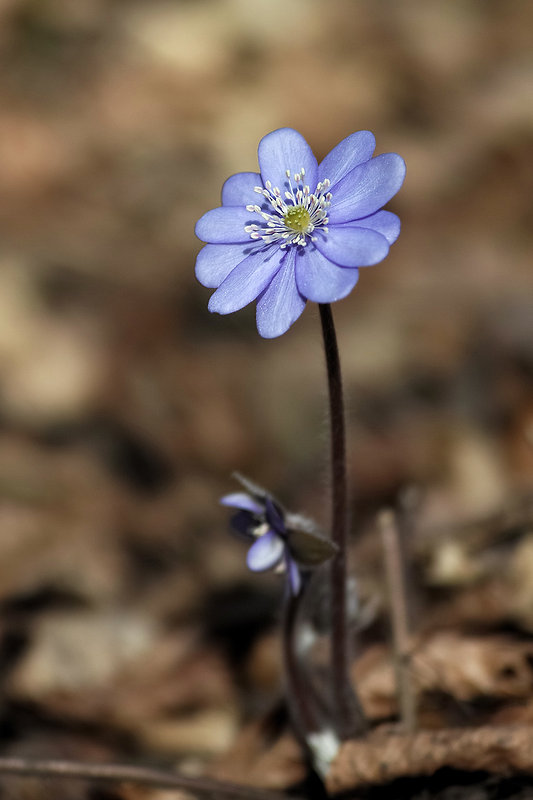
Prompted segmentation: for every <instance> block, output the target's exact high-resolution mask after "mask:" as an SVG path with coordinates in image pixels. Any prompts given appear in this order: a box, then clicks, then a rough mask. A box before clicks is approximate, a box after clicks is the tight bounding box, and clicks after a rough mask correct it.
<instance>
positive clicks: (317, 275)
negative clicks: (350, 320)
mask: <svg viewBox="0 0 533 800" xmlns="http://www.w3.org/2000/svg"><path fill="white" fill-rule="evenodd" d="M358 277H359V273H358V271H357V270H356V269H347V268H346V267H338V266H337V265H336V264H333V263H332V262H331V261H329V260H328V259H327V258H326V256H323V255H322V253H320V252H319V251H318V250H316V249H315V248H314V247H313V246H312V245H311V246H309V245H308V246H307V247H305V248H303V251H302V252H301V253H299V254H298V257H297V259H296V282H297V284H298V288H299V290H300V292H301V293H302V294H303V296H304V297H307V299H308V300H312V301H313V302H315V303H334V302H335V301H336V300H341V299H342V298H343V297H346V295H347V294H350V292H351V291H352V289H353V287H354V286H355V284H356V283H357V280H358Z"/></svg>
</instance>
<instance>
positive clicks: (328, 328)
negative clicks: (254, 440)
mask: <svg viewBox="0 0 533 800" xmlns="http://www.w3.org/2000/svg"><path fill="white" fill-rule="evenodd" d="M319 309H320V321H321V323H322V335H323V338H324V352H325V356H326V365H327V373H328V388H329V410H330V424H331V477H332V524H331V536H332V539H333V541H334V543H335V544H336V545H337V547H338V550H337V553H336V555H335V556H334V557H333V559H332V562H331V572H330V575H331V632H332V643H331V658H332V674H331V679H332V698H333V708H334V715H335V720H336V725H337V734H338V735H339V737H340V738H341V739H348V738H350V737H351V736H358V735H361V734H362V733H363V732H364V731H365V730H366V727H367V724H366V719H365V715H364V713H363V709H362V707H361V703H360V702H359V699H358V697H357V695H356V693H355V690H354V688H353V686H352V683H351V680H350V664H351V657H350V656H351V653H350V649H351V648H350V637H349V625H348V615H347V602H346V601H347V597H346V594H347V580H346V578H347V548H348V479H347V469H346V434H345V424H344V403H343V396H342V377H341V367H340V359H339V349H338V346H337V337H336V334H335V326H334V324H333V315H332V313H331V306H330V305H329V303H327V304H319Z"/></svg>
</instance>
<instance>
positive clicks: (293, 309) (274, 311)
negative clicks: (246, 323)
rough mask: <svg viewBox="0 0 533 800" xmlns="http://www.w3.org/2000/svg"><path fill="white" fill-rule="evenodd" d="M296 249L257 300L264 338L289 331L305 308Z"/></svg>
mask: <svg viewBox="0 0 533 800" xmlns="http://www.w3.org/2000/svg"><path fill="white" fill-rule="evenodd" d="M280 252H283V251H280ZM295 252H296V248H294V247H291V248H290V249H289V250H288V251H287V254H286V256H285V259H284V261H283V265H282V267H281V269H280V271H279V272H278V274H277V275H276V277H275V278H274V280H273V281H272V283H271V284H270V286H269V287H268V289H267V290H266V291H265V292H264V294H263V295H261V297H260V299H259V301H258V303H257V314H256V320H257V330H258V331H259V334H260V335H261V336H262V337H263V338H264V339H273V338H274V337H275V336H281V335H282V334H283V333H285V331H287V330H288V329H289V328H290V326H291V325H292V323H293V322H295V321H296V320H297V319H298V317H299V316H300V314H301V313H302V311H303V310H304V308H305V299H304V298H303V297H302V295H301V294H300V292H299V291H298V287H297V285H296V278H295V274H294V259H295Z"/></svg>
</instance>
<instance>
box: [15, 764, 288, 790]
mask: <svg viewBox="0 0 533 800" xmlns="http://www.w3.org/2000/svg"><path fill="white" fill-rule="evenodd" d="M0 773H2V774H8V775H19V776H21V777H41V778H70V779H81V780H91V781H99V782H101V781H109V782H113V783H137V784H143V785H145V786H156V787H161V788H163V787H164V788H176V789H185V790H186V791H187V792H191V793H192V794H195V795H199V796H201V797H221V798H222V797H224V798H237V799H238V800H285V798H287V797H288V795H285V794H283V793H281V792H274V791H270V790H268V789H257V788H254V787H248V786H242V785H239V784H234V783H226V782H225V781H217V780H214V779H211V778H190V777H186V776H184V775H177V774H176V773H173V772H167V771H165V770H162V769H152V768H151V767H138V766H133V765H130V764H84V763H83V762H78V761H63V760H60V759H50V760H48V759H32V758H17V757H9V756H3V757H2V756H0ZM291 800H295V798H293V796H292V795H291Z"/></svg>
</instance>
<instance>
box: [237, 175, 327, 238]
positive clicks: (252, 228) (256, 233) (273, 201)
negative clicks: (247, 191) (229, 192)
mask: <svg viewBox="0 0 533 800" xmlns="http://www.w3.org/2000/svg"><path fill="white" fill-rule="evenodd" d="M285 174H286V176H287V178H288V181H289V190H288V191H286V192H285V193H284V195H283V197H282V194H281V191H280V189H279V188H278V187H277V186H272V183H271V182H270V181H269V180H267V181H266V182H265V188H263V187H262V186H255V187H254V191H255V192H257V194H261V195H263V197H264V198H265V200H266V203H263V206H262V207H261V206H259V205H247V206H246V210H247V211H250V212H252V213H256V214H259V215H260V216H261V217H262V218H263V220H264V223H263V224H261V225H256V224H252V225H246V227H245V228H244V230H245V231H246V233H249V234H250V238H251V239H262V240H263V241H264V242H265V243H267V244H270V243H271V242H276V241H279V240H282V241H281V242H280V247H281V249H284V248H286V247H287V246H288V245H290V244H296V245H301V246H302V247H305V245H306V244H307V243H308V241H309V240H310V241H315V240H316V236H313V235H312V234H313V231H314V230H315V229H316V228H320V229H321V230H323V231H324V232H325V233H327V231H328V228H327V223H328V216H327V214H328V208H329V207H330V205H331V192H329V191H328V189H329V187H330V181H329V180H328V178H325V179H324V180H323V181H321V182H319V183H318V184H317V187H316V189H315V191H314V192H313V193H311V189H310V187H309V186H308V185H307V184H305V183H304V179H305V169H304V168H303V167H301V168H300V172H295V173H294V175H293V180H294V183H295V186H293V184H292V180H291V172H290V170H286V171H285ZM268 206H270V209H271V210H270V212H269V211H268V210H265V209H268ZM265 223H266V224H265Z"/></svg>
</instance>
